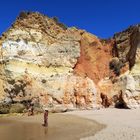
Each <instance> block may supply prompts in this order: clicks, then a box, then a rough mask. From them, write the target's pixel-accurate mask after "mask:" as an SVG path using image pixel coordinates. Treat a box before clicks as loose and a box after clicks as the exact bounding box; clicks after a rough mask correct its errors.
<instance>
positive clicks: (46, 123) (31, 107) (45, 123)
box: [28, 104, 49, 127]
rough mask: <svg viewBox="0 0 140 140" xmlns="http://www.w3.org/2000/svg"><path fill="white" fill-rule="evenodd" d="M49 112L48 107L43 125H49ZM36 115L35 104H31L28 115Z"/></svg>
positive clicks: (45, 110)
mask: <svg viewBox="0 0 140 140" xmlns="http://www.w3.org/2000/svg"><path fill="white" fill-rule="evenodd" d="M48 114H49V111H48V109H47V108H45V109H44V124H43V126H45V127H48ZM33 115H34V105H33V104H30V106H29V107H28V116H33Z"/></svg>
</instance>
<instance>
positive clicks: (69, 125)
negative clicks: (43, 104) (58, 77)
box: [0, 114, 105, 140]
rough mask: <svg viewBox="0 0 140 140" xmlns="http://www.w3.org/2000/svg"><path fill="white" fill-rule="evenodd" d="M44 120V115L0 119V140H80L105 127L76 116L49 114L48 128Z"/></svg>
mask: <svg viewBox="0 0 140 140" xmlns="http://www.w3.org/2000/svg"><path fill="white" fill-rule="evenodd" d="M42 118H43V114H41V115H36V116H33V117H28V116H11V117H5V118H0V140H79V139H80V138H82V137H87V136H91V135H94V134H95V133H96V132H98V131H99V130H101V129H102V128H104V127H105V126H104V125H101V124H99V123H97V122H95V121H93V120H88V119H85V118H80V117H78V116H74V115H69V114H49V126H48V128H46V127H43V126H42V123H43V119H42Z"/></svg>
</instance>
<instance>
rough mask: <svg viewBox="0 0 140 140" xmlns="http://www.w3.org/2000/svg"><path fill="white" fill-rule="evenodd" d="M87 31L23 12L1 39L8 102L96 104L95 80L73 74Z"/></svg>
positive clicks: (71, 105) (69, 105) (67, 104)
mask: <svg viewBox="0 0 140 140" xmlns="http://www.w3.org/2000/svg"><path fill="white" fill-rule="evenodd" d="M83 33H84V31H82V30H77V29H76V28H66V27H65V26H64V25H63V24H61V23H59V22H58V20H57V19H56V18H48V17H47V16H44V15H41V14H39V13H21V14H20V16H19V17H18V18H17V20H16V22H15V23H14V24H13V25H12V27H11V28H10V29H9V30H8V31H7V32H5V33H4V34H3V36H2V39H1V40H2V43H1V45H2V61H1V62H2V63H1V66H2V67H3V68H2V69H3V71H4V73H3V75H5V79H4V84H3V85H4V91H5V99H4V102H7V103H17V102H20V103H23V102H35V103H34V104H39V105H41V106H42V107H44V106H48V107H50V108H51V107H54V108H55V107H56V106H59V105H60V106H61V107H63V106H64V107H67V108H71V109H72V108H73V109H74V108H83V109H85V108H93V107H95V106H96V99H95V98H96V94H97V92H96V87H95V85H94V82H93V81H92V80H91V79H90V78H88V77H79V76H76V75H75V74H74V73H73V68H74V67H75V65H76V64H77V60H78V58H79V57H80V40H81V35H82V34H83Z"/></svg>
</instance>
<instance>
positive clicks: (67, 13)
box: [0, 0, 140, 38]
mask: <svg viewBox="0 0 140 140" xmlns="http://www.w3.org/2000/svg"><path fill="white" fill-rule="evenodd" d="M21 11H38V12H40V13H43V14H45V15H47V16H49V17H54V16H55V17H58V18H59V20H60V21H61V22H63V23H64V24H66V25H67V26H68V27H71V26H76V27H78V28H80V29H85V30H87V31H88V32H90V33H93V34H95V35H97V36H98V37H100V38H109V37H111V36H113V34H114V33H116V32H120V31H122V30H124V29H126V28H127V27H129V26H130V25H135V24H138V23H140V0H1V1H0V34H2V32H4V31H6V30H7V29H8V28H9V27H10V26H11V24H12V23H13V22H14V21H15V19H16V17H17V16H18V15H19V13H20V12H21Z"/></svg>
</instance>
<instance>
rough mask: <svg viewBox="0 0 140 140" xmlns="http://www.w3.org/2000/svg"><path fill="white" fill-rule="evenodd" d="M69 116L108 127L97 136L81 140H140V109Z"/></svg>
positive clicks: (112, 110)
mask: <svg viewBox="0 0 140 140" xmlns="http://www.w3.org/2000/svg"><path fill="white" fill-rule="evenodd" d="M68 114H73V115H78V116H82V117H84V118H88V119H91V120H96V121H97V122H100V123H103V124H106V125H107V127H106V128H105V129H103V130H101V131H99V132H98V133H97V134H96V135H95V136H90V137H86V138H82V139H81V140H140V109H134V110H124V109H101V110H96V111H75V112H69V113H68Z"/></svg>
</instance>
